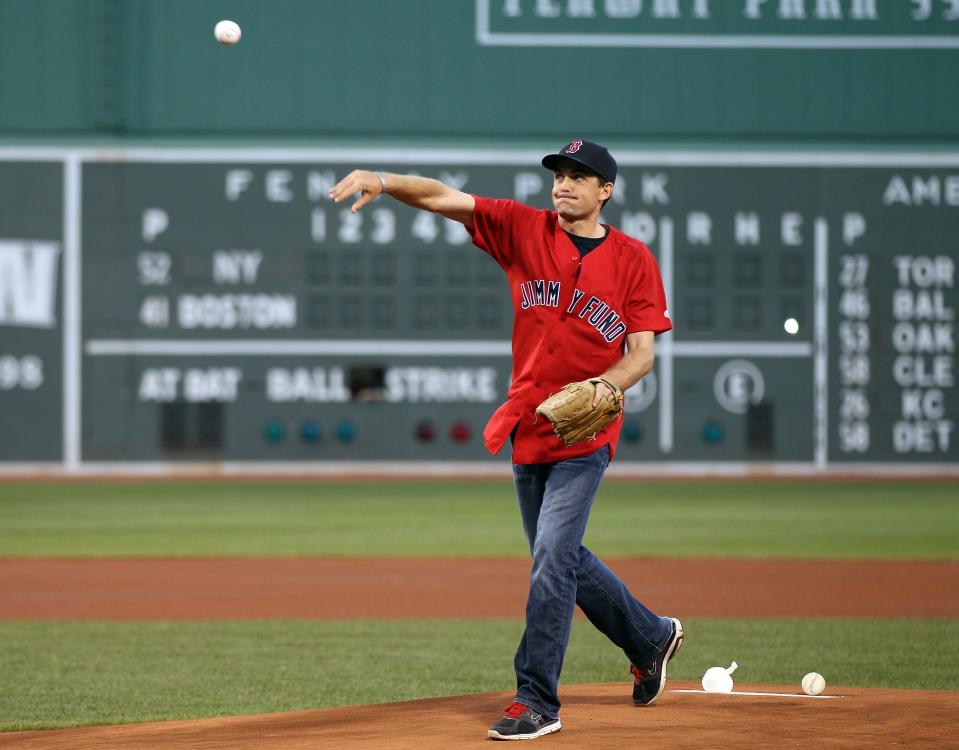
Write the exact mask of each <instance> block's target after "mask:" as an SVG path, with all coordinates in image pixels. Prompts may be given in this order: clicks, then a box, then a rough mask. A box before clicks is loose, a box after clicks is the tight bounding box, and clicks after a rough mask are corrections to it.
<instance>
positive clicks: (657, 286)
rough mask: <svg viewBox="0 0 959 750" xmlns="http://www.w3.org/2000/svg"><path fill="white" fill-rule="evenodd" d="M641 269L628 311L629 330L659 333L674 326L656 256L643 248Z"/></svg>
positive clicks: (627, 323)
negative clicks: (670, 317)
mask: <svg viewBox="0 0 959 750" xmlns="http://www.w3.org/2000/svg"><path fill="white" fill-rule="evenodd" d="M640 268H641V270H640V273H639V276H638V279H637V281H636V284H635V285H634V287H633V290H632V293H631V294H630V297H629V303H628V304H627V307H626V309H627V312H626V333H627V334H629V333H635V332H637V331H652V332H653V333H654V334H656V335H657V336H658V335H659V334H661V333H665V332H666V331H669V330H671V329H672V327H673V324H672V321H670V319H669V308H668V307H667V306H666V291H665V290H664V289H663V277H662V275H661V274H660V272H659V264H658V263H656V258H654V257H653V254H652V253H651V252H650V251H649V250H648V249H647V248H645V247H644V248H643V262H642V264H641V267H640Z"/></svg>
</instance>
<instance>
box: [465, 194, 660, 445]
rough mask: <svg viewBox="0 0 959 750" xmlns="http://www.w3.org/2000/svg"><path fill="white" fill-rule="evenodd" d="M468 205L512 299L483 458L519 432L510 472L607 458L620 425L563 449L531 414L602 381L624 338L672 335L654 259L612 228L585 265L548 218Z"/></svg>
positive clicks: (504, 204)
mask: <svg viewBox="0 0 959 750" xmlns="http://www.w3.org/2000/svg"><path fill="white" fill-rule="evenodd" d="M474 198H476V209H475V211H474V213H473V230H472V236H473V243H474V244H475V245H476V246H477V247H479V248H481V249H482V250H485V251H486V252H487V253H489V255H490V256H491V257H492V258H493V259H494V260H495V261H496V262H497V263H498V264H499V265H500V267H502V268H503V270H504V271H505V272H506V277H507V279H508V281H509V288H510V294H511V295H512V298H513V375H512V383H511V384H510V387H509V393H508V395H507V399H506V403H504V404H503V405H502V406H500V407H499V408H498V409H497V410H496V411H495V412H494V414H493V416H492V418H491V419H490V421H489V423H488V424H487V425H486V429H485V430H484V432H483V440H484V442H485V444H486V448H487V449H488V450H489V451H490V452H491V453H498V452H499V450H500V449H501V448H502V447H503V444H504V443H505V442H506V441H507V440H508V439H509V436H510V433H512V432H513V430H514V428H515V429H516V436H515V439H514V444H513V463H517V464H533V463H546V462H551V461H561V460H563V459H567V458H575V457H576V456H583V455H586V454H588V453H592V452H593V451H595V450H597V449H598V448H600V447H602V446H603V445H607V444H608V445H609V447H610V456H612V455H613V454H614V453H615V450H616V442H617V441H618V439H619V433H620V430H621V428H622V420H619V419H617V420H615V421H613V422H612V423H611V424H610V425H609V426H607V427H606V428H605V429H604V430H602V431H601V432H600V433H598V434H597V435H596V438H595V440H585V441H583V442H581V443H577V444H576V445H573V446H571V447H568V448H567V447H566V445H565V444H564V443H563V442H562V441H561V440H560V439H559V438H558V437H557V436H556V433H555V432H553V426H552V424H551V423H550V422H549V420H548V419H545V418H543V417H539V416H537V414H536V413H535V412H536V407H537V406H538V405H539V404H540V403H542V401H543V399H545V398H546V397H547V396H549V395H550V394H551V393H555V392H556V391H558V390H560V389H561V388H562V387H563V386H565V385H566V384H567V383H572V382H575V381H578V380H585V379H587V378H591V377H595V376H597V375H600V374H601V373H603V372H604V371H606V370H607V369H608V368H609V367H610V366H611V365H613V364H614V363H615V362H617V361H618V360H619V359H620V358H621V357H622V356H623V353H624V352H625V344H626V334H628V333H634V332H636V331H653V332H654V333H655V334H660V333H663V332H664V331H668V330H670V328H672V324H671V323H670V321H669V312H668V310H667V308H666V294H665V292H664V291H663V281H662V277H661V276H660V273H659V266H658V265H657V263H656V259H655V258H654V257H653V254H652V253H651V252H650V251H649V248H647V247H646V246H645V245H644V244H643V243H642V242H639V241H638V240H635V239H633V238H632V237H629V236H628V235H625V234H623V233H622V232H620V231H618V230H616V229H613V228H612V227H610V228H609V233H608V235H607V237H606V239H605V240H604V241H603V243H602V244H600V246H599V247H597V248H596V249H595V250H593V251H591V252H589V253H587V255H586V256H585V257H582V256H580V252H579V250H578V249H577V248H576V246H575V245H574V244H573V242H572V240H570V238H569V236H568V235H567V234H566V232H564V231H563V229H562V228H561V227H560V226H559V217H558V216H557V215H556V213H555V212H554V211H539V210H537V209H534V208H530V207H529V206H525V205H523V204H522V203H517V202H516V201H513V200H494V199H490V198H482V197H479V196H474Z"/></svg>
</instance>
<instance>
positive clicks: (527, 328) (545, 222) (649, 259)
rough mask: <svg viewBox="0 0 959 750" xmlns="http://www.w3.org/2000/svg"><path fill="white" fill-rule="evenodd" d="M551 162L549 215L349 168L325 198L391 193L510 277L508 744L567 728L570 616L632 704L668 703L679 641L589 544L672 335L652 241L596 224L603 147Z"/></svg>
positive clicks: (602, 196) (612, 167) (492, 428)
mask: <svg viewBox="0 0 959 750" xmlns="http://www.w3.org/2000/svg"><path fill="white" fill-rule="evenodd" d="M543 166H544V167H546V168H547V169H549V170H551V171H552V172H553V189H552V200H553V207H554V209H555V210H553V211H539V210H536V209H533V208H530V207H529V206H525V205H523V204H521V203H517V202H516V201H513V200H494V199H490V198H483V197H479V196H474V195H469V194H467V193H463V192H461V191H459V190H454V189H453V188H450V187H449V186H447V185H444V184H443V183H441V182H438V181H437V180H432V179H428V178H424V177H414V176H409V175H399V174H384V173H382V172H367V171H355V172H351V173H350V174H349V175H347V176H346V177H345V178H344V179H343V180H342V181H340V182H339V183H338V184H337V185H336V186H335V187H334V188H333V189H332V190H331V191H330V197H331V198H332V199H333V200H334V201H336V202H340V201H343V200H347V199H349V198H350V197H351V196H355V195H357V194H359V197H358V199H357V200H356V201H355V202H354V203H353V206H352V210H353V211H354V212H356V211H358V210H360V209H361V208H362V207H363V206H365V205H366V204H367V203H369V202H370V201H372V200H373V199H374V198H376V197H377V196H379V195H380V194H381V193H387V194H389V195H390V196H391V197H393V198H395V199H396V200H398V201H400V202H401V203H405V204H406V205H408V206H413V207H414V208H419V209H423V210H426V211H431V212H433V213H437V214H440V215H442V216H445V217H446V218H448V219H453V220H455V221H458V222H460V223H462V224H463V225H464V226H465V227H466V229H467V230H468V231H469V233H470V235H471V236H472V238H473V243H474V244H475V245H477V246H478V247H479V248H480V249H482V250H484V251H485V252H487V253H488V254H489V255H490V256H491V257H492V258H493V259H494V260H495V261H496V262H497V263H498V264H499V265H500V266H501V267H502V269H503V270H504V271H505V273H506V277H507V280H508V282H509V288H510V293H511V295H512V299H513V313H514V324H513V381H512V383H511V385H510V388H509V393H508V395H507V399H506V402H505V403H504V404H503V405H502V406H500V407H499V408H498V409H497V410H496V412H495V413H494V414H493V416H492V418H491V419H490V421H489V424H488V425H487V426H486V430H485V431H484V433H483V438H484V441H485V444H486V447H487V448H488V449H489V450H490V451H491V452H492V453H497V452H498V451H499V450H500V449H501V448H502V447H503V445H504V444H505V443H506V441H507V440H511V442H512V450H513V479H514V485H515V488H516V496H517V498H518V500H519V509H520V516H521V518H522V522H523V529H524V531H525V533H526V538H527V540H528V541H529V547H530V552H531V554H532V557H533V565H532V572H531V575H530V586H529V596H528V599H527V603H526V631H525V632H524V633H523V637H522V639H521V640H520V643H519V648H518V649H517V651H516V657H515V659H514V667H515V669H516V679H517V688H516V698H515V700H514V701H513V703H511V704H510V705H509V706H508V707H507V709H506V712H505V715H504V716H503V718H502V719H501V720H500V721H498V722H496V723H495V724H494V725H493V726H492V727H490V729H489V732H488V736H489V737H491V738H493V739H501V740H519V739H534V738H536V737H541V736H543V735H546V734H550V733H551V732H556V731H559V729H560V727H561V724H560V719H559V708H560V700H559V697H558V695H557V686H558V683H559V676H560V671H561V670H562V666H563V658H564V656H565V654H566V647H567V644H568V642H569V636H570V630H571V628H572V622H573V610H574V605H579V607H580V609H582V610H583V612H584V613H585V614H586V617H587V618H589V621H590V622H591V623H592V624H593V625H594V626H596V627H597V628H598V629H599V630H600V631H601V632H602V633H604V634H605V635H606V636H607V637H608V638H609V639H610V640H611V641H612V642H613V643H615V644H616V645H617V646H619V647H620V648H621V649H623V652H624V653H625V654H626V657H627V658H628V659H629V661H630V671H631V672H632V674H633V702H634V703H635V704H636V705H638V706H648V705H650V704H651V703H653V702H654V701H655V700H656V699H657V698H658V697H659V695H660V694H661V693H662V692H663V688H664V687H665V685H666V665H667V663H668V662H669V660H670V659H671V658H672V657H673V656H675V655H676V652H677V651H679V648H680V646H682V643H683V636H684V634H683V626H682V624H681V623H680V621H679V620H677V619H675V618H669V617H660V616H658V615H655V614H653V613H652V612H651V611H650V610H649V609H647V608H646V607H645V606H644V605H643V604H642V603H641V602H639V601H638V600H637V599H636V598H635V597H634V596H633V595H632V594H631V593H630V592H629V590H628V589H627V588H626V586H625V585H624V584H623V582H622V581H620V580H619V578H617V577H616V575H615V574H614V573H613V572H612V571H611V570H610V569H609V568H608V567H606V565H604V564H603V563H602V562H601V561H600V560H599V559H598V558H597V557H596V556H595V555H594V554H593V553H592V552H590V551H589V550H588V549H587V548H586V547H584V546H583V545H582V539H583V535H584V533H585V531H586V522H587V520H588V519H589V512H590V508H591V507H592V504H593V500H594V498H595V497H596V493H597V491H598V489H599V485H600V482H601V480H602V478H603V474H604V473H605V471H606V467H607V466H608V464H609V461H610V459H611V458H612V457H613V455H614V453H615V450H616V443H617V440H618V438H619V432H620V428H621V420H619V419H615V418H614V417H615V416H616V415H617V414H618V413H619V412H620V411H621V408H622V392H623V391H625V390H626V389H627V388H629V387H630V386H632V385H633V384H635V383H636V382H638V381H639V380H640V379H641V378H642V377H643V376H645V375H646V374H647V373H648V372H649V371H650V370H651V369H652V366H653V338H654V337H655V336H656V335H657V334H660V333H662V332H664V331H668V330H669V329H670V328H671V327H672V325H671V323H670V321H669V313H668V311H667V308H666V296H665V293H664V291H663V284H662V279H661V276H660V273H659V268H658V266H657V265H656V260H655V259H654V257H653V255H652V253H651V252H650V251H649V249H648V248H647V247H646V246H645V245H643V244H642V243H641V242H639V241H637V240H635V239H633V238H631V237H629V236H627V235H625V234H623V233H622V232H620V231H618V230H616V229H614V228H612V227H610V226H607V225H605V224H600V223H599V216H600V211H601V209H602V207H603V205H604V204H605V203H606V201H608V200H609V199H610V197H611V196H612V194H613V190H614V189H615V183H616V161H615V160H614V159H613V157H612V156H611V155H610V153H609V151H607V149H606V148H605V147H603V146H600V145H599V144H596V143H592V142H590V141H585V140H574V141H572V142H570V143H569V144H567V145H566V146H564V147H563V148H562V149H560V151H559V152H558V153H554V154H548V155H547V156H545V157H544V158H543ZM567 384H573V385H570V387H569V388H568V389H567V388H564V387H565V386H567ZM558 392H562V393H558ZM553 394H556V395H553ZM551 396H552V398H551ZM584 398H585V401H584V400H583V399H584ZM556 399H559V401H560V403H555V400H556ZM594 415H596V416H595V419H594ZM610 418H612V421H609V420H610ZM569 421H573V422H576V426H575V428H574V429H569V428H568V426H567V422H569Z"/></svg>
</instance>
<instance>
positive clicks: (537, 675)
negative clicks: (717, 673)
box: [513, 446, 672, 718]
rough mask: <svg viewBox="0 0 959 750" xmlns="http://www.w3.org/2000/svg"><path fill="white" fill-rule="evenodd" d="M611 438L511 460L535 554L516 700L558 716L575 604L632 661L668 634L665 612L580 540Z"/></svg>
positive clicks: (646, 655)
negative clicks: (568, 454)
mask: <svg viewBox="0 0 959 750" xmlns="http://www.w3.org/2000/svg"><path fill="white" fill-rule="evenodd" d="M608 464H609V446H603V447H602V448H601V449H600V450H598V451H596V452H595V453H591V454H590V455H588V456H581V457H579V458H573V459H569V460H566V461H557V462H555V463H548V464H516V465H514V466H513V483H514V485H515V486H516V497H517V499H518V500H519V509H520V514H521V516H522V518H523V529H524V531H525V532H526V539H527V540H528V541H529V547H530V552H531V553H532V556H533V568H532V572H531V574H530V585H529V597H528V599H527V601H526V630H525V632H524V633H523V637H522V639H521V640H520V643H519V648H518V649H517V650H516V658H515V660H514V662H513V665H514V667H515V669H516V685H517V689H516V700H517V701H519V702H520V703H523V704H524V705H527V706H529V707H530V708H532V709H533V710H534V711H536V712H538V713H542V714H545V715H546V716H549V717H551V718H555V717H556V716H557V715H558V713H559V707H560V701H559V697H558V695H557V686H558V683H559V674H560V671H561V670H562V668H563V657H564V656H565V654H566V647H567V645H568V644H569V635H570V630H571V629H572V625H573V605H574V604H578V605H579V607H580V609H582V610H583V613H584V614H585V615H586V617H587V618H588V619H589V621H590V622H591V623H592V624H593V625H594V626H595V627H596V628H597V629H598V630H599V631H600V632H601V633H603V634H604V635H606V637H607V638H609V640H611V641H612V642H613V643H615V644H616V645H617V646H619V647H620V648H621V649H623V652H624V653H625V654H626V658H627V659H629V660H630V662H631V663H633V664H636V665H643V664H646V663H648V662H650V661H652V660H653V659H654V658H655V657H656V656H657V654H658V650H659V647H661V646H662V645H664V644H665V642H666V640H667V639H668V638H669V636H670V634H671V632H672V631H671V624H670V620H669V619H668V618H666V617H659V616H657V615H655V614H653V613H652V612H650V611H649V610H648V609H647V608H646V607H645V606H643V604H642V603H640V602H639V601H637V600H636V599H635V598H634V597H633V595H632V594H630V593H629V590H628V589H627V588H626V586H625V585H624V584H623V582H622V581H620V580H619V578H617V577H616V575H615V574H614V573H613V572H612V571H611V570H610V569H609V568H607V567H606V566H605V565H604V564H603V563H602V562H601V561H600V560H599V559H598V558H597V557H596V556H595V555H594V554H593V553H592V552H590V551H589V550H588V549H586V547H584V546H583V545H582V540H583V534H584V533H585V532H586V522H587V521H588V520H589V511H590V509H591V508H592V505H593V500H594V499H595V497H596V492H597V491H598V490H599V484H600V481H601V480H602V478H603V473H604V472H605V471H606V466H607V465H608Z"/></svg>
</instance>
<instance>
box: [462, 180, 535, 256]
mask: <svg viewBox="0 0 959 750" xmlns="http://www.w3.org/2000/svg"><path fill="white" fill-rule="evenodd" d="M473 198H474V199H475V200H476V207H475V208H474V209H473V229H472V230H471V231H470V235H471V236H472V238H473V244H474V245H476V246H477V247H478V248H480V249H481V250H483V251H485V252H486V253H487V254H488V255H490V256H491V257H492V258H493V260H495V261H496V262H497V263H499V265H500V266H501V267H502V268H508V267H509V266H510V265H512V262H513V255H514V253H515V252H516V248H517V246H518V243H517V242H516V239H515V237H514V232H516V231H517V225H518V223H519V222H520V221H521V214H522V212H523V209H526V210H530V209H528V208H527V207H526V206H524V205H523V204H521V203H517V202H516V201H513V200H508V199H505V198H483V197H482V196H479V195H474V196H473Z"/></svg>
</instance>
